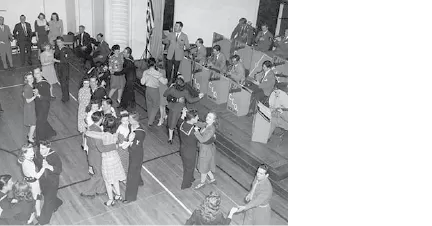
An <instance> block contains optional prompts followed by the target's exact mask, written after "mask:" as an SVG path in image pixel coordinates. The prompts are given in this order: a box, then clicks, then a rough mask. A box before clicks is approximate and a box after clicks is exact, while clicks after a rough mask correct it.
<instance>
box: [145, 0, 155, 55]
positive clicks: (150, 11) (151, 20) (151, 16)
mask: <svg viewBox="0 0 432 226" xmlns="http://www.w3.org/2000/svg"><path fill="white" fill-rule="evenodd" d="M146 24H147V37H146V41H147V43H146V53H145V55H146V56H147V58H149V57H150V54H149V52H150V47H151V45H150V38H151V33H152V30H153V28H154V14H153V3H152V0H147V17H146Z"/></svg>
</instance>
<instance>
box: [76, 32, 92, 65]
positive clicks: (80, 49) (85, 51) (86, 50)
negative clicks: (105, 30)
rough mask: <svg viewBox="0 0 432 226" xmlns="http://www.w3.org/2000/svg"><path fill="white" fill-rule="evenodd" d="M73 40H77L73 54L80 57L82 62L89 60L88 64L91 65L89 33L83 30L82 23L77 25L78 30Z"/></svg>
mask: <svg viewBox="0 0 432 226" xmlns="http://www.w3.org/2000/svg"><path fill="white" fill-rule="evenodd" d="M75 41H76V42H77V47H76V48H75V54H76V55H77V57H79V58H81V60H82V62H83V63H84V64H85V63H86V62H87V61H90V64H91V66H92V67H93V66H94V63H93V58H92V57H91V56H90V53H91V52H92V47H91V38H90V35H89V33H87V32H85V27H84V26H83V25H80V26H79V31H78V34H77V35H76V36H75Z"/></svg>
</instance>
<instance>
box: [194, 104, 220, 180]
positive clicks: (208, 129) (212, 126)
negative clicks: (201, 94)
mask: <svg viewBox="0 0 432 226" xmlns="http://www.w3.org/2000/svg"><path fill="white" fill-rule="evenodd" d="M217 126H218V120H217V116H216V113H214V112H209V113H208V114H207V117H206V126H205V127H204V128H202V129H201V130H199V128H198V127H195V133H194V134H195V137H196V138H197V139H198V141H199V144H198V146H199V158H198V166H197V169H198V171H199V172H200V174H201V181H200V183H199V184H198V185H197V186H195V189H200V188H202V187H203V186H204V185H205V184H206V181H207V176H208V177H209V179H210V181H209V182H208V183H209V184H212V183H216V179H215V177H214V175H213V172H214V171H215V170H216V163H215V155H216V146H215V144H214V142H215V141H216V127H217Z"/></svg>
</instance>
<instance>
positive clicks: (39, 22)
mask: <svg viewBox="0 0 432 226" xmlns="http://www.w3.org/2000/svg"><path fill="white" fill-rule="evenodd" d="M11 31H12V32H11ZM62 34H63V21H62V20H61V19H60V18H59V16H58V14H57V13H52V14H51V20H50V21H47V20H46V19H45V14H43V13H40V14H39V15H38V17H37V19H36V20H35V22H34V31H33V30H32V27H31V25H30V23H28V22H26V16H25V15H21V16H20V22H19V23H17V24H16V25H15V26H14V29H13V30H11V29H10V28H9V26H8V25H6V24H4V17H1V16H0V56H1V60H2V62H3V68H4V69H5V70H6V69H13V68H14V66H13V65H14V64H13V61H12V48H11V42H12V41H13V40H14V39H15V40H16V41H17V43H16V44H17V46H18V47H19V51H20V63H21V66H25V64H26V62H27V64H28V65H32V64H33V63H32V60H31V53H32V49H31V47H32V45H33V44H32V37H33V36H35V37H36V41H37V46H38V49H39V51H38V57H40V53H41V51H42V50H43V49H44V45H46V44H51V45H54V42H55V40H56V38H57V37H58V36H61V35H62ZM8 63H9V66H8Z"/></svg>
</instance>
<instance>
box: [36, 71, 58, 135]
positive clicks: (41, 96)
mask: <svg viewBox="0 0 432 226" xmlns="http://www.w3.org/2000/svg"><path fill="white" fill-rule="evenodd" d="M33 76H34V78H35V80H36V84H35V86H34V88H35V89H36V91H35V95H36V96H37V98H36V99H35V109H36V141H41V140H49V139H51V138H52V137H54V136H56V135H57V133H56V132H55V131H54V129H53V128H52V127H51V125H50V124H49V123H48V112H49V109H50V101H51V93H50V84H49V83H48V82H47V81H46V80H45V79H44V78H43V77H42V72H41V70H40V69H39V68H36V69H34V71H33Z"/></svg>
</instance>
